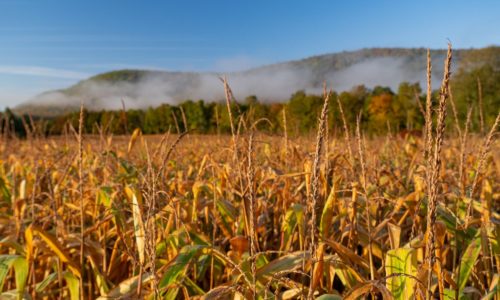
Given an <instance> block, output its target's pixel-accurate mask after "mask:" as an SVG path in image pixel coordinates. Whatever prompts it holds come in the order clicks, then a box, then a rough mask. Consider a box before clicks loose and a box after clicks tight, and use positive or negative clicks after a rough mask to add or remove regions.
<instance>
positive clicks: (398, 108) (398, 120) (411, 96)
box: [391, 82, 422, 129]
mask: <svg viewBox="0 0 500 300" xmlns="http://www.w3.org/2000/svg"><path fill="white" fill-rule="evenodd" d="M421 91H422V89H421V88H420V84H419V83H418V82H417V83H413V84H410V83H408V82H402V83H401V84H400V85H399V88H398V93H397V96H396V97H394V99H393V101H392V112H393V115H392V117H391V125H393V128H395V129H402V128H406V129H413V128H414V127H415V125H416V124H417V123H418V122H419V121H420V120H421V115H422V114H421V113H420V111H419V108H418V103H417V100H416V97H418V95H419V94H420V92H421Z"/></svg>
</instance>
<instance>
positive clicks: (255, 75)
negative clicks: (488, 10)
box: [15, 47, 500, 116]
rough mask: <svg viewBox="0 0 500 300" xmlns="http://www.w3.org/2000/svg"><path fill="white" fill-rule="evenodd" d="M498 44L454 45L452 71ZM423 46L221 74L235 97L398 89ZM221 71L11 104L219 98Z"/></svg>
mask: <svg viewBox="0 0 500 300" xmlns="http://www.w3.org/2000/svg"><path fill="white" fill-rule="evenodd" d="M431 55H432V63H433V85H434V87H438V85H439V82H440V79H441V74H442V66H443V60H444V56H445V50H432V51H431ZM499 57H500V47H489V48H483V49H477V50H473V49H470V50H454V57H453V63H454V66H453V70H454V71H455V70H456V69H457V68H458V66H465V67H471V66H474V65H477V64H481V63H489V62H490V61H491V60H495V59H499ZM425 74H426V49H424V48H411V49H404V48H370V49H362V50H358V51H350V52H340V53H334V54H325V55H318V56H314V57H309V58H305V59H302V60H296V61H288V62H282V63H277V64H272V65H267V66H263V67H259V68H254V69H251V70H248V71H243V72H234V73H229V74H226V75H227V77H228V80H229V83H230V85H231V87H232V89H233V91H234V93H235V95H236V97H237V99H243V98H244V97H246V96H248V95H257V97H258V98H259V100H260V101H265V102H270V101H286V100H287V99H288V98H289V97H290V95H291V94H292V93H294V92H295V91H297V90H306V91H308V92H319V91H320V89H321V85H322V82H323V81H326V82H327V83H328V84H329V85H330V86H332V87H333V88H334V89H335V90H337V91H343V90H348V89H350V88H351V87H353V86H355V85H359V84H364V85H366V86H368V87H374V86H377V85H382V86H389V87H391V88H392V89H394V90H395V89H397V86H398V85H399V83H401V82H403V81H408V82H420V83H421V85H422V86H424V84H425V78H426V77H425V76H426V75H425ZM220 75H222V74H217V73H196V72H165V71H148V70H119V71H112V72H108V73H103V74H99V75H96V76H93V77H91V78H89V79H86V80H83V81H81V82H79V83H77V84H75V85H74V86H71V87H69V88H67V89H61V90H56V91H49V92H45V93H43V94H40V95H38V96H36V97H34V98H33V99H31V100H29V101H27V102H26V103H24V104H21V105H19V106H18V107H16V108H15V111H16V112H18V113H26V112H30V113H32V114H36V115H45V116H49V115H57V114H60V113H64V112H68V111H73V110H76V109H78V107H79V105H80V102H81V101H83V102H84V104H85V106H86V107H87V108H88V109H92V110H99V109H118V108H120V107H121V105H122V104H121V101H122V100H123V101H124V102H125V104H126V107H127V108H146V107H149V106H157V105H159V104H161V103H172V104H174V103H178V102H180V101H183V100H186V99H193V100H197V99H204V100H206V101H215V100H220V99H222V98H223V97H224V94H223V88H222V84H221V82H220V80H219V78H218V76H220Z"/></svg>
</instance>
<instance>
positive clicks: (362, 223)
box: [0, 72, 500, 300]
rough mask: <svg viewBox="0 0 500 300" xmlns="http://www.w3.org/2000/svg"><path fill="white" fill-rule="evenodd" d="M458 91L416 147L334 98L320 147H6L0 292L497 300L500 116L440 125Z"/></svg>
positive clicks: (135, 138) (135, 143) (248, 138)
mask: <svg viewBox="0 0 500 300" xmlns="http://www.w3.org/2000/svg"><path fill="white" fill-rule="evenodd" d="M446 73H447V72H445V74H446ZM448 75H449V74H448ZM225 87H226V92H227V95H228V99H230V98H231V97H230V94H231V93H230V89H229V87H228V86H227V85H225ZM447 93H448V90H447V82H446V77H445V80H444V83H443V87H442V89H441V96H440V99H437V100H438V101H437V108H436V112H437V113H436V116H435V117H434V116H432V109H431V106H430V105H431V101H430V97H429V98H428V99H427V100H428V101H427V103H426V110H425V113H426V120H427V121H428V122H426V124H427V126H426V128H424V130H423V131H424V135H423V137H422V138H421V137H418V136H416V135H412V134H408V135H406V136H404V137H402V136H401V135H399V134H398V135H390V134H389V135H387V136H385V137H378V138H369V137H365V136H364V135H363V132H362V130H360V128H359V121H358V126H357V128H348V127H347V125H346V124H345V123H344V124H337V125H338V126H337V129H338V130H332V131H333V132H332V131H330V132H328V130H327V127H326V125H325V124H327V122H326V120H325V116H326V115H327V114H326V110H327V107H328V98H329V95H328V94H327V93H325V106H324V109H323V111H322V113H321V115H320V117H319V120H318V132H317V135H316V136H311V137H296V138H289V137H288V136H287V135H286V134H284V135H283V136H268V135H264V134H262V133H258V132H254V131H253V130H252V128H253V127H252V126H251V124H249V123H248V122H247V121H246V120H245V119H244V116H243V117H242V118H241V119H239V122H234V123H233V120H231V125H232V126H233V125H234V127H232V132H233V135H231V136H197V135H190V134H183V135H173V134H172V135H170V134H166V135H164V136H143V135H142V134H141V133H140V132H139V131H138V130H136V131H134V133H133V134H132V135H129V136H121V137H114V136H112V135H108V134H106V132H102V133H101V135H100V136H85V135H83V134H82V133H81V132H78V133H77V132H76V131H74V135H66V136H61V137H57V138H36V137H34V136H29V137H28V139H27V140H16V139H2V140H1V141H0V237H1V240H0V293H1V294H0V298H1V299H142V298H145V299H190V298H195V299H196V298H204V299H314V298H316V299H322V300H327V299H358V298H363V297H366V298H368V299H431V298H432V299H434V298H440V299H500V290H499V289H498V282H499V276H500V245H499V243H500V213H499V208H500V146H499V145H498V143H495V134H494V133H495V130H496V127H497V125H498V122H499V119H500V115H499V117H497V119H496V122H495V124H494V125H493V126H492V127H491V129H490V131H489V132H484V134H481V135H480V134H472V133H470V132H468V131H469V130H468V128H469V121H470V118H469V121H468V122H466V124H459V123H458V122H455V124H454V125H453V126H451V128H449V129H448V130H446V131H445V124H446V123H445V121H446V111H447V102H446V100H447V98H448V97H447ZM428 94H429V95H430V93H428ZM228 104H229V100H228ZM228 107H229V105H228ZM469 115H470V114H469ZM82 116H83V114H82ZM285 116H286V115H285ZM81 119H82V117H81ZM81 119H80V128H81V127H82V126H81V124H82V120H81ZM433 119H435V122H432V120H433ZM432 124H435V125H432ZM285 129H286V128H285ZM284 132H286V130H285V131H284Z"/></svg>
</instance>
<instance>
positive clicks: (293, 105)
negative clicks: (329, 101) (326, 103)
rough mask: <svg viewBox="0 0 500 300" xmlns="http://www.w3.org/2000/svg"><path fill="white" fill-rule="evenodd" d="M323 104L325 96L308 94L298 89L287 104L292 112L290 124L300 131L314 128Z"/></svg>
mask: <svg viewBox="0 0 500 300" xmlns="http://www.w3.org/2000/svg"><path fill="white" fill-rule="evenodd" d="M322 104H323V97H321V96H316V95H307V94H306V93H305V92H304V91H298V92H296V93H295V94H293V95H292V97H291V98H290V101H289V102H288V105H287V110H288V112H289V114H290V124H291V125H292V128H295V130H296V131H297V132H299V133H307V132H309V131H311V130H314V129H315V128H316V126H317V123H318V116H319V113H320V111H321V107H322Z"/></svg>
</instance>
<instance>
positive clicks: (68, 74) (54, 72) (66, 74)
mask: <svg viewBox="0 0 500 300" xmlns="http://www.w3.org/2000/svg"><path fill="white" fill-rule="evenodd" d="M0 74H11V75H28V76H40V77H54V78H66V79H83V78H87V77H89V74H87V73H83V72H77V71H71V70H62V69H53V68H45V67H37V66H5V65H4V66H2V65H0Z"/></svg>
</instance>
